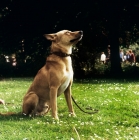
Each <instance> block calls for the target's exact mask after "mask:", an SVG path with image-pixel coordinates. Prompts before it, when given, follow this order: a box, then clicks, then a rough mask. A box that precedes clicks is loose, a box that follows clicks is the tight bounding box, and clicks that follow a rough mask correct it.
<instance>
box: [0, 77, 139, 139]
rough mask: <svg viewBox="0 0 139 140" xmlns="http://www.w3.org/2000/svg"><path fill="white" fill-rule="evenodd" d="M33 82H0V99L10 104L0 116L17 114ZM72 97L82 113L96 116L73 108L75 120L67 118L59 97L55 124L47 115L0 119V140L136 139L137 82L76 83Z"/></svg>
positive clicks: (138, 123) (138, 115) (138, 128)
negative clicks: (81, 109) (90, 112)
mask: <svg viewBox="0 0 139 140" xmlns="http://www.w3.org/2000/svg"><path fill="white" fill-rule="evenodd" d="M32 80H33V79H32V78H11V79H3V80H1V81H0V98H1V99H4V100H5V102H6V103H9V104H7V105H5V106H3V105H0V112H7V111H9V112H17V113H18V112H20V111H21V105H22V98H23V96H24V94H25V93H26V91H27V89H28V87H29V85H30V84H31V82H32ZM72 93H73V97H74V98H75V100H76V102H77V103H78V104H79V105H80V106H81V107H82V108H83V109H84V110H85V111H92V110H89V109H92V108H94V109H98V110H99V112H98V113H96V114H93V115H90V114H85V113H83V112H81V111H80V110H79V109H78V108H77V107H76V105H75V104H73V105H74V109H75V113H76V115H77V117H75V118H73V117H70V116H69V115H68V109H67V105H66V102H65V99H64V96H63V95H61V96H60V97H59V98H58V114H59V119H60V120H59V121H58V122H57V121H55V120H53V119H52V118H51V115H50V113H49V114H47V115H46V116H42V117H34V118H32V117H24V116H22V115H20V114H17V115H13V116H0V140H138V139H139V80H136V81H134V80H125V79H123V80H111V79H98V80H97V79H92V80H75V81H74V83H73V86H72ZM86 109H87V110H86Z"/></svg>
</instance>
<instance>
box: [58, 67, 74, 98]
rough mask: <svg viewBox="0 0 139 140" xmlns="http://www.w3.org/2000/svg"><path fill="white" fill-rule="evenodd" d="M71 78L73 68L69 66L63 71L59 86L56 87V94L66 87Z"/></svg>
mask: <svg viewBox="0 0 139 140" xmlns="http://www.w3.org/2000/svg"><path fill="white" fill-rule="evenodd" d="M72 79H73V70H72V67H71V68H70V69H69V70H67V71H65V72H64V77H63V79H62V83H61V86H60V87H59V89H58V96H59V95H60V94H62V93H63V92H64V91H65V90H66V89H67V87H68V86H69V84H70V82H71V80H72Z"/></svg>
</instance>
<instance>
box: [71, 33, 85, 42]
mask: <svg viewBox="0 0 139 140" xmlns="http://www.w3.org/2000/svg"><path fill="white" fill-rule="evenodd" d="M82 37H83V35H81V36H80V37H78V38H75V39H72V40H70V42H75V41H80V40H81V39H82Z"/></svg>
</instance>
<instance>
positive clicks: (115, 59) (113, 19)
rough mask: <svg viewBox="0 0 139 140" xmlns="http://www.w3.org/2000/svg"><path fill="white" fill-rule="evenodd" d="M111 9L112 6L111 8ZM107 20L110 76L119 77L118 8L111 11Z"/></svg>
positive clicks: (120, 72) (120, 71) (120, 69)
mask: <svg viewBox="0 0 139 140" xmlns="http://www.w3.org/2000/svg"><path fill="white" fill-rule="evenodd" d="M112 7H113V6H112ZM110 12H111V16H110V19H109V23H110V24H109V31H110V49H111V74H112V75H113V76H121V74H122V68H121V63H120V55H119V15H120V13H118V12H119V11H118V8H113V9H111V11H110Z"/></svg>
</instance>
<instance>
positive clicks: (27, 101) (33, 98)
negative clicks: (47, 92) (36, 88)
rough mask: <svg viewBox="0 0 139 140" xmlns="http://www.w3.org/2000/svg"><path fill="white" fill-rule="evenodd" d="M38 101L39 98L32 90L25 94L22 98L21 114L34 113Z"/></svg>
mask: <svg viewBox="0 0 139 140" xmlns="http://www.w3.org/2000/svg"><path fill="white" fill-rule="evenodd" d="M38 102H39V98H38V96H37V94H35V93H34V92H30V93H28V94H26V95H25V97H24V99H23V106H22V114H23V115H30V114H31V115H35V113H36V108H37V105H38Z"/></svg>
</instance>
